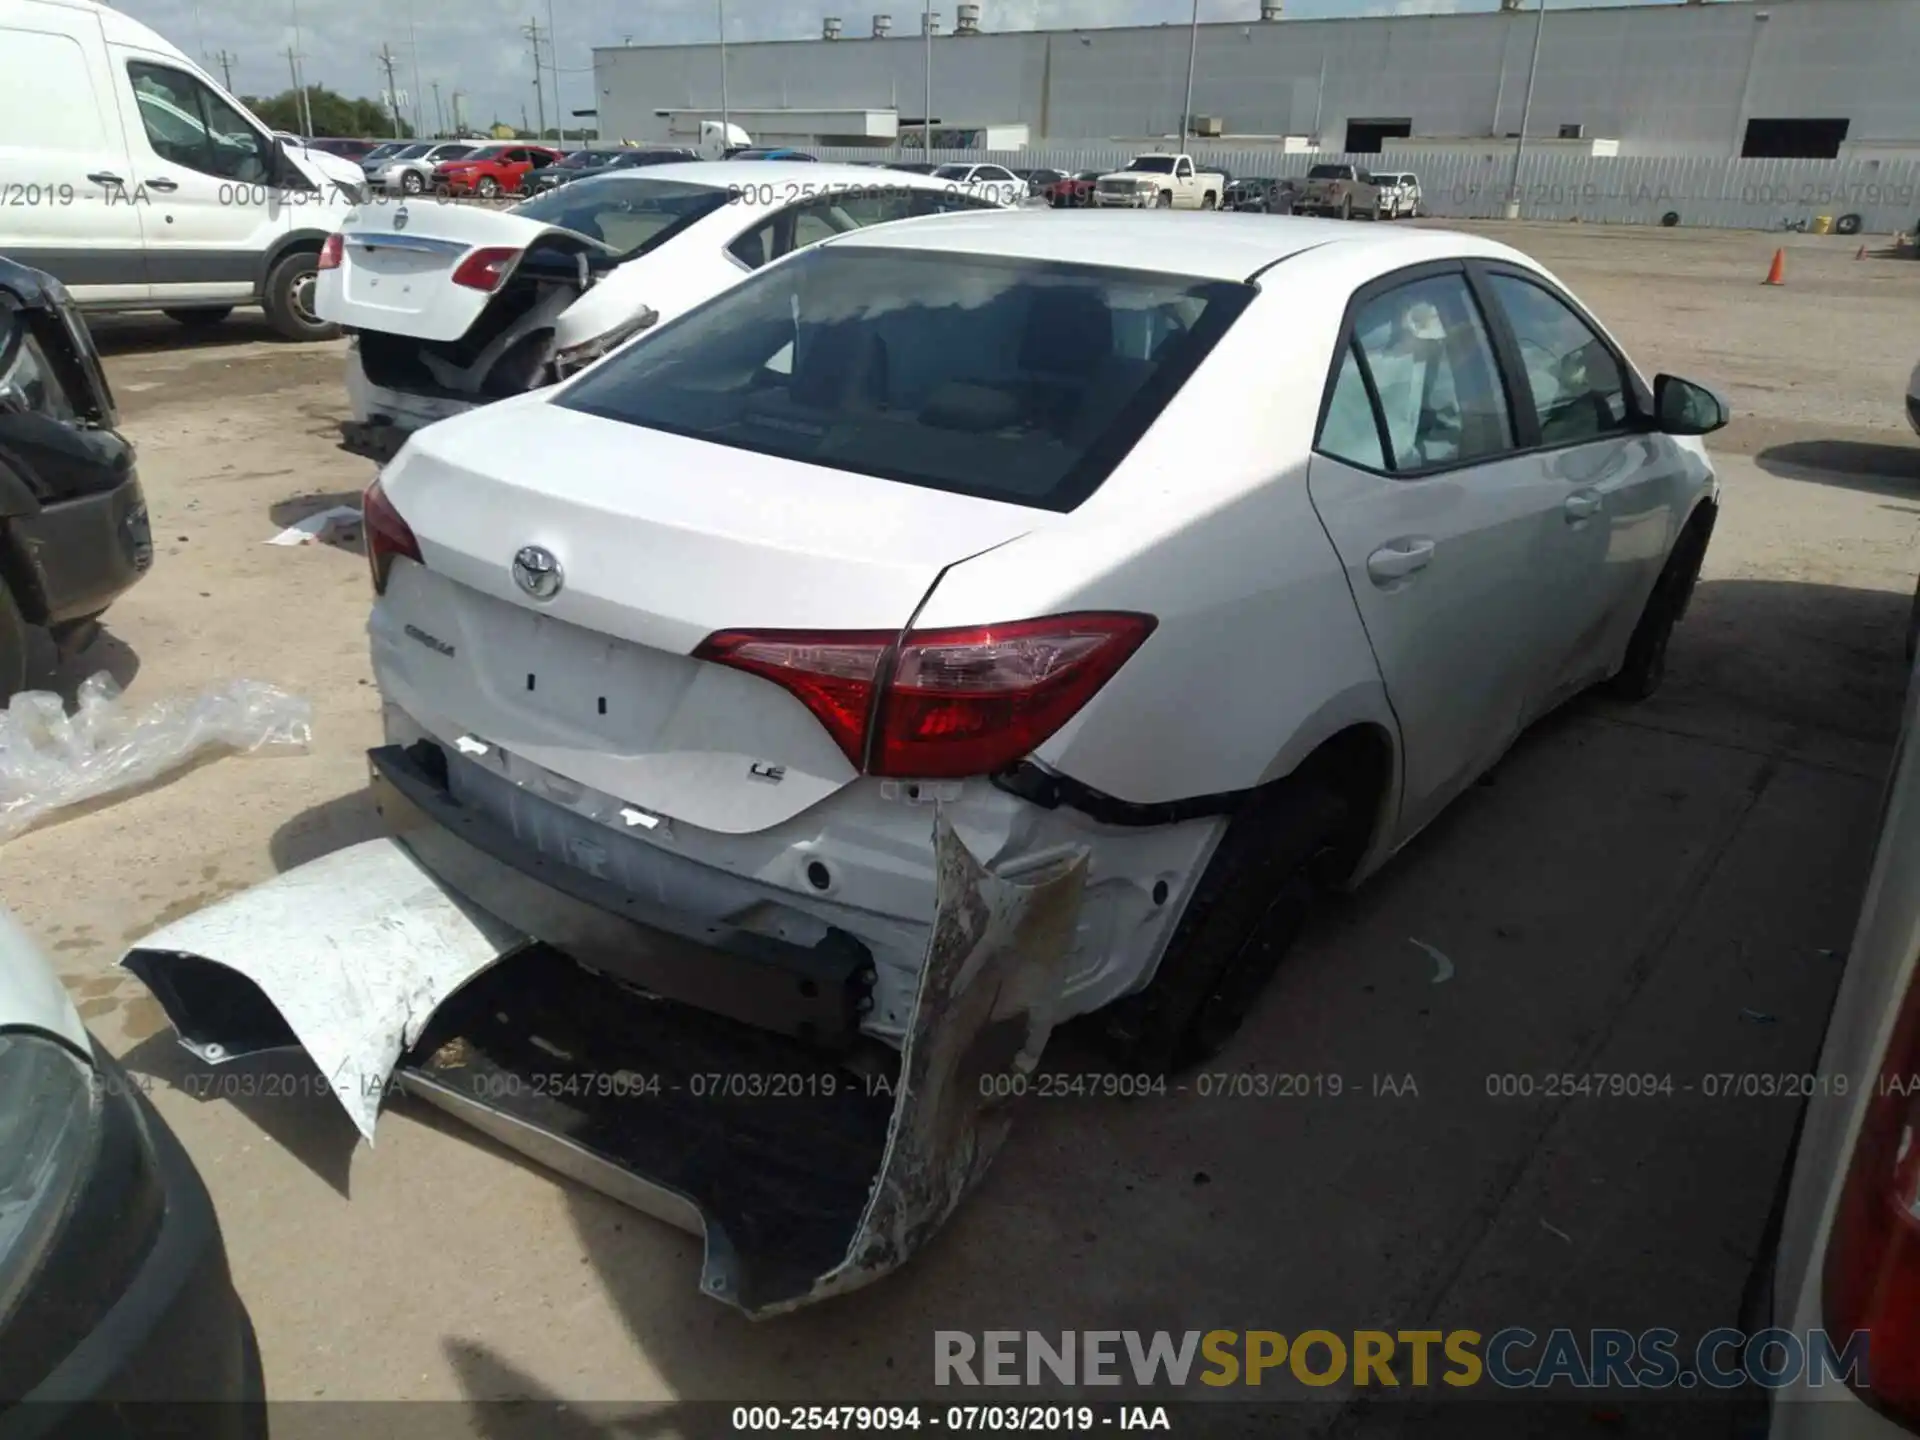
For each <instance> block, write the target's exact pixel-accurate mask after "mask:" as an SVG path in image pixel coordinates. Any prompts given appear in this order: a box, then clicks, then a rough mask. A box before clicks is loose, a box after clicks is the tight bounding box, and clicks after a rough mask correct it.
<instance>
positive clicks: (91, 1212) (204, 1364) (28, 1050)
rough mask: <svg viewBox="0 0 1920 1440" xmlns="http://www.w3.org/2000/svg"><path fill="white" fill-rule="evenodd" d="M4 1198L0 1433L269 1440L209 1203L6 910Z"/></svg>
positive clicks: (244, 1323) (64, 1438)
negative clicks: (263, 1437)
mask: <svg viewBox="0 0 1920 1440" xmlns="http://www.w3.org/2000/svg"><path fill="white" fill-rule="evenodd" d="M0 1195H4V1196H5V1197H6V1202H5V1208H4V1210H0V1216H4V1218H5V1222H6V1223H5V1225H4V1227H0V1434H5V1435H7V1436H22V1437H26V1436H32V1437H49V1440H55V1437H57V1440H68V1437H72V1440H85V1437H93V1436H101V1437H109V1436H110V1437H114V1440H161V1437H167V1440H174V1437H179V1440H186V1437H189V1436H193V1437H200V1436H205V1437H207V1440H257V1437H262V1436H264V1435H265V1433H266V1404H265V1396H264V1393H263V1390H264V1387H263V1385H262V1383H261V1373H260V1352H259V1348H258V1346H257V1344H256V1342H255V1340H254V1334H253V1325H252V1322H251V1321H250V1320H249V1319H248V1318H247V1312H246V1307H245V1306H244V1305H243V1304H241V1301H240V1297H239V1296H238V1295H237V1294H235V1293H234V1288H233V1280H232V1276H231V1273H230V1272H229V1270H228V1266H227V1254H226V1247H225V1245H224V1244H223V1243H222V1241H221V1238H220V1225H219V1222H218V1220H217V1219H216V1218H215V1216H214V1210H213V1202H212V1201H211V1199H209V1198H208V1195H207V1190H206V1186H205V1185H204V1184H203V1183H202V1182H201V1179H200V1176H199V1174H198V1173H197V1172H196V1171H195V1170H194V1168H193V1162H192V1161H191V1160H189V1159H188V1158H187V1153H186V1151H185V1150H183V1149H182V1148H181V1146H180V1142H179V1141H178V1140H177V1139H175V1138H174V1135H173V1132H172V1131H171V1130H169V1129H168V1128H167V1125H166V1122H165V1121H164V1120H162V1119H161V1118H160V1115H159V1112H158V1111H156V1110H155V1109H154V1108H153V1106H152V1104H151V1103H150V1102H149V1101H148V1099H147V1097H146V1096H145V1095H144V1094H143V1093H142V1092H141V1089H140V1087H139V1086H138V1085H137V1084H136V1083H135V1082H134V1081H133V1080H132V1079H131V1078H129V1076H128V1075H127V1073H126V1071H125V1070H123V1069H122V1068H121V1067H120V1066H119V1065H118V1064H117V1063H116V1062H115V1061H114V1059H113V1057H112V1056H111V1055H109V1054H108V1053H107V1052H106V1050H105V1049H104V1048H102V1047H101V1046H100V1045H99V1044H98V1042H96V1041H95V1040H94V1039H93V1037H92V1036H91V1035H89V1034H88V1033H87V1031H86V1029H85V1027H84V1026H82V1024H81V1023H80V1017H79V1016H78V1015H77V1014H75V1013H74V1010H73V1005H72V1002H71V1001H70V1000H69V999H68V998H67V995H66V992H65V991H64V990H63V989H62V988H61V985H60V982H59V980H58V979H56V978H55V976H54V973H53V970H52V968H51V967H50V966H49V965H48V964H47V963H46V961H45V959H44V957H43V956H42V955H41V954H40V953H39V951H38V950H37V949H36V948H35V947H34V945H33V943H32V942H31V941H30V940H29V939H28V938H27V936H26V934H25V932H24V931H22V930H21V929H20V927H19V926H18V925H16V924H15V923H14V922H13V920H12V919H11V918H10V917H9V916H8V915H7V914H6V912H5V911H4V910H0ZM16 1401H18V1402H20V1403H17V1404H16V1403H14V1402H16Z"/></svg>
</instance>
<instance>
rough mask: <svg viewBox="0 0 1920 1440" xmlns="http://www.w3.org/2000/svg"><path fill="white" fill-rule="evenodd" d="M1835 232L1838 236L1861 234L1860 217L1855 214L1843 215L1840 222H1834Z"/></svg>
mask: <svg viewBox="0 0 1920 1440" xmlns="http://www.w3.org/2000/svg"><path fill="white" fill-rule="evenodd" d="M1833 232H1834V234H1836V235H1858V234H1859V233H1860V217H1859V216H1858V215H1854V214H1846V215H1842V216H1841V217H1840V218H1839V219H1838V220H1836V221H1834V222H1833Z"/></svg>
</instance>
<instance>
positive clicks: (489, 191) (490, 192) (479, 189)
mask: <svg viewBox="0 0 1920 1440" xmlns="http://www.w3.org/2000/svg"><path fill="white" fill-rule="evenodd" d="M473 193H474V194H476V195H478V196H479V197H480V198H481V199H482V200H491V199H493V198H494V197H495V196H496V195H498V194H499V193H500V182H499V181H498V180H496V179H494V178H493V176H491V175H482V176H481V177H480V183H479V184H478V185H475V186H474V187H473Z"/></svg>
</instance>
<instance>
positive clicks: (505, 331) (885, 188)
mask: <svg viewBox="0 0 1920 1440" xmlns="http://www.w3.org/2000/svg"><path fill="white" fill-rule="evenodd" d="M999 203H1000V202H999V201H998V200H997V199H996V198H995V197H994V196H993V195H991V194H989V193H986V192H983V191H978V189H977V187H962V186H957V185H955V184H953V183H951V182H949V181H946V180H936V179H934V178H933V177H931V176H926V175H914V174H909V173H905V172H894V171H886V172H879V171H875V170H871V169H863V168H861V167H858V166H851V165H821V164H806V165H803V164H792V163H783V162H778V161H773V162H768V163H766V164H760V165H755V166H754V167H753V168H752V169H751V170H746V169H743V168H742V167H741V166H740V165H739V164H737V163H735V164H724V163H718V162H713V163H703V162H690V163H687V164H670V165H657V166H650V167H648V168H646V169H645V170H622V171H618V172H615V173H613V174H607V175H599V176H589V177H587V178H585V179H582V180H577V181H575V182H574V183H573V184H571V185H563V186H560V187H558V188H557V189H555V190H552V191H550V192H548V193H547V194H544V195H540V196H537V197H535V198H534V199H532V200H528V201H525V202H523V203H522V204H520V205H516V206H515V207H514V208H513V209H511V210H505V211H500V210H493V209H489V208H486V207H484V206H474V205H460V204H454V203H451V202H448V201H445V200H438V199H432V198H426V199H422V198H418V197H415V198H410V199H407V200H405V201H403V202H402V203H400V204H399V205H397V206H396V205H393V204H391V203H390V202H388V201H384V200H383V201H379V202H376V203H373V204H369V205H364V206H362V207H361V208H360V209H358V210H356V211H354V212H353V213H352V214H350V215H348V216H347V218H346V221H345V223H344V224H343V225H342V227H341V229H340V231H339V233H338V234H336V235H334V236H332V237H331V238H330V239H329V240H328V241H327V243H326V247H325V249H324V250H323V251H322V252H321V256H320V273H319V283H318V285H317V287H316V292H315V305H314V308H315V310H316V312H317V313H318V314H320V315H321V316H323V317H325V318H326V319H327V320H328V321H330V322H332V323H334V324H338V325H340V326H342V327H344V328H345V330H346V331H347V332H348V333H349V334H350V335H351V336H353V342H352V346H351V349H350V352H349V354H348V356H347V397H348V400H349V402H350V406H351V409H352V412H353V423H352V424H351V425H350V426H349V427H348V438H349V440H350V441H351V442H353V443H354V445H355V447H356V448H359V449H362V450H364V451H365V452H366V453H369V454H372V455H374V456H375V457H376V458H382V459H384V458H387V457H389V456H390V455H391V453H392V450H393V448H394V447H395V446H396V445H397V444H398V442H400V441H401V440H403V439H404V438H405V437H406V435H407V434H408V433H410V432H411V431H413V430H415V429H417V428H419V427H420V426H422V425H426V424H429V423H431V422H433V421H435V420H440V419H444V418H446V417H447V416H449V415H457V414H459V413H461V412H462V411H465V410H470V409H472V408H474V407H475V406H477V405H483V404H487V403H489V402H490V401H494V400H498V399H502V398H504V397H506V396H510V395H517V394H519V393H521V392H522V391H525V390H530V389H534V388H537V387H539V386H541V385H547V384H551V383H553V382H554V381H555V380H560V379H564V378H566V377H567V376H568V375H571V374H573V373H574V372H576V371H578V370H580V369H582V368H584V367H585V366H586V365H588V364H590V363H592V362H593V361H594V360H597V359H598V358H599V357H600V356H602V355H604V354H606V353H607V352H608V351H610V350H613V349H615V348H617V347H618V346H619V345H621V344H622V343H624V342H625V341H627V340H629V339H631V338H632V337H633V336H635V335H637V334H639V333H640V332H641V331H643V330H645V329H646V328H647V327H648V326H650V325H655V324H658V323H660V322H661V321H663V320H670V319H672V318H673V317H674V316H676V315H678V314H680V313H681V312H682V311H683V310H686V309H688V308H689V307H691V306H693V305H697V304H698V303H699V302H700V301H702V300H705V299H706V298H707V297H708V296H710V295H713V294H715V293H717V292H719V291H721V290H724V289H726V288H727V287H728V286H730V285H733V284H735V283H737V282H738V281H739V280H740V279H741V278H742V277H743V276H746V275H749V274H751V273H752V272H753V271H755V270H757V269H759V268H760V267H761V266H762V265H765V264H767V263H768V262H769V261H772V260H777V259H779V258H780V257H781V256H783V255H786V254H789V253H791V252H792V251H794V250H797V249H801V248H803V247H804V246H807V245H811V244H812V243H814V242H815V241H816V240H821V239H825V238H826V237H828V236H831V235H838V234H841V233H844V232H846V231H849V230H856V229H860V228H862V227H864V226H868V225H876V224H881V223H883V222H886V221H890V220H900V219H907V218H911V217H913V216H917V215H931V214H938V213H942V212H945V211H950V210H967V209H981V208H991V207H994V206H996V205H998V204H999Z"/></svg>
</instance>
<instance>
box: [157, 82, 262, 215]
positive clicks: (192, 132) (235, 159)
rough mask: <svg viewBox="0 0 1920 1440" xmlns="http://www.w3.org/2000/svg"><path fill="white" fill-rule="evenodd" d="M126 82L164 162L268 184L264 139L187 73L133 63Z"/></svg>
mask: <svg viewBox="0 0 1920 1440" xmlns="http://www.w3.org/2000/svg"><path fill="white" fill-rule="evenodd" d="M127 77H128V79H129V80H131V81H132V82H133V95H134V99H135V101H136V102H137V103H138V105H139V109H140V123H141V125H142V127H143V128H144V129H145V130H146V132H147V143H148V144H150V145H151V146H153V153H154V154H156V155H158V156H159V157H160V158H161V159H162V160H165V161H167V162H168V163H169V164H174V165H182V166H185V167H186V168H187V169H189V170H197V171H199V172H200V173H201V174H203V175H212V176H215V177H217V178H219V179H221V180H239V181H243V182H245V183H247V184H250V185H258V184H263V183H265V181H266V180H267V178H268V177H269V176H270V175H271V174H272V173H273V170H272V166H271V165H270V164H269V163H268V156H269V155H270V154H271V153H272V152H271V150H270V149H269V148H268V145H267V142H266V139H265V137H264V136H262V135H261V134H260V132H259V131H258V130H255V129H254V128H253V126H252V125H251V124H250V123H248V121H247V120H246V119H244V118H243V117H242V116H241V114H240V112H239V111H238V110H235V109H234V108H233V106H231V105H229V104H228V103H227V102H226V101H225V100H222V99H221V98H220V97H219V96H218V95H216V94H215V93H214V92H213V91H212V90H210V89H209V88H207V86H205V85H203V84H201V82H200V81H198V80H196V79H195V78H194V77H193V76H191V75H189V74H187V73H186V72H185V71H184V70H175V69H173V68H171V67H170V66H166V65H151V64H148V63H147V62H145V61H142V60H130V61H128V62H127Z"/></svg>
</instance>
